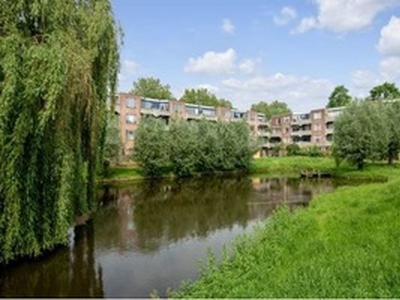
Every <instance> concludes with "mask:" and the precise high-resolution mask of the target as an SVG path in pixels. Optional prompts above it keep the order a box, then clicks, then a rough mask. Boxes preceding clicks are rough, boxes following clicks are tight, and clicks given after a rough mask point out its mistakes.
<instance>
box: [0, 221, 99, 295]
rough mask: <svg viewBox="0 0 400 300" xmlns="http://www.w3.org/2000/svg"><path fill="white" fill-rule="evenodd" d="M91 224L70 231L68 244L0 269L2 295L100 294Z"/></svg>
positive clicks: (0, 291)
mask: <svg viewBox="0 0 400 300" xmlns="http://www.w3.org/2000/svg"><path fill="white" fill-rule="evenodd" d="M94 249H95V243H94V234H93V226H92V225H91V223H90V222H89V223H88V224H87V226H85V227H82V226H81V227H77V228H76V229H75V230H74V235H73V237H72V241H71V246H70V247H63V248H61V249H59V250H56V251H55V252H53V253H51V254H49V255H48V256H46V257H45V258H42V259H38V260H35V261H29V262H28V261H26V262H23V263H20V264H18V265H15V266H10V267H7V268H4V267H3V268H1V269H0V295H1V296H2V297H29V296H38V297H103V295H104V292H103V286H102V284H103V280H102V269H101V266H99V265H96V263H95V255H94V253H95V252H94Z"/></svg>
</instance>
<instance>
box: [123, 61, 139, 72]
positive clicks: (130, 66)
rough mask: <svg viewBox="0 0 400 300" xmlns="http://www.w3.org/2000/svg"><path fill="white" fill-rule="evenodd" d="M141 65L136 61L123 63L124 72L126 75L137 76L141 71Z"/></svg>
mask: <svg viewBox="0 0 400 300" xmlns="http://www.w3.org/2000/svg"><path fill="white" fill-rule="evenodd" d="M139 67H140V65H139V64H138V63H137V62H136V61H134V60H130V59H127V60H124V62H123V63H122V71H123V72H124V74H126V75H132V74H135V73H136V72H137V71H138V70H139Z"/></svg>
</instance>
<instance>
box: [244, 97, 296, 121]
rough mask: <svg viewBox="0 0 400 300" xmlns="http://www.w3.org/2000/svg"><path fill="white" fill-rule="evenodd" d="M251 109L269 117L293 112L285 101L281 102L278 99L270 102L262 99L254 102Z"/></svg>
mask: <svg viewBox="0 0 400 300" xmlns="http://www.w3.org/2000/svg"><path fill="white" fill-rule="evenodd" d="M251 110H252V111H257V112H260V113H263V114H265V116H266V117H267V119H270V118H271V117H272V116H276V115H282V114H290V113H291V112H292V111H291V110H290V108H289V107H288V105H287V104H286V103H285V102H280V101H278V100H275V101H272V102H271V103H270V104H268V103H267V102H264V101H260V102H258V103H256V104H253V105H252V106H251Z"/></svg>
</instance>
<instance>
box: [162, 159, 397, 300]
mask: <svg viewBox="0 0 400 300" xmlns="http://www.w3.org/2000/svg"><path fill="white" fill-rule="evenodd" d="M289 159H290V158H288V160H285V159H283V160H280V159H278V160H276V161H275V159H270V161H268V159H265V160H263V161H261V162H256V167H255V169H257V168H259V167H260V165H262V164H264V163H265V164H266V165H267V166H268V169H269V170H276V169H277V168H278V167H277V166H279V168H280V167H283V166H285V165H290V166H293V163H294V161H292V162H290V160H289ZM313 160H314V159H313ZM274 161H275V162H274ZM295 161H296V160H295ZM274 163H275V165H274ZM296 163H297V164H298V165H297V167H303V166H305V165H302V164H303V163H304V161H301V160H299V161H298V162H296ZM332 163H333V165H331V164H332ZM313 164H314V165H313V168H316V169H317V168H319V167H323V169H324V168H325V167H329V170H333V169H331V167H333V168H334V162H333V161H329V160H328V159H327V158H321V159H317V160H315V161H313ZM324 170H325V169H324ZM253 171H254V169H253ZM334 171H335V173H336V174H337V175H340V176H342V177H344V178H345V177H346V176H349V177H352V178H353V177H360V178H361V177H363V178H378V179H384V178H386V179H387V182H386V183H373V184H366V185H360V186H356V187H342V188H339V189H337V190H336V191H335V192H333V193H328V194H323V195H320V196H317V197H316V198H315V199H314V200H313V201H312V202H311V205H310V207H309V208H308V209H305V210H298V211H295V212H294V213H290V212H289V211H288V210H287V209H284V208H282V209H280V210H279V211H277V212H276V213H275V214H274V215H273V216H272V217H271V218H269V219H268V221H267V222H266V223H265V224H264V225H263V226H262V227H260V228H258V230H256V231H255V233H254V234H251V235H249V236H246V237H243V238H242V239H240V240H238V241H237V242H236V243H235V245H234V247H233V249H232V253H233V256H232V258H225V259H224V261H223V262H222V264H221V265H220V266H215V265H213V264H211V266H209V267H208V268H207V269H206V270H205V271H204V272H203V273H202V275H201V276H200V278H199V279H198V281H196V282H194V283H189V284H187V285H185V286H183V287H182V289H181V290H179V291H175V292H172V293H171V294H170V296H172V297H185V298H216V297H229V298H239V297H251V298H253V297H263V298H267V297H268V298H269V297H274V298H278V297H279V298H281V297H283V298H295V297H296V298H297V297H301V298H306V297H307V298H308V297H313V298H317V297H318V298H320V297H329V298H339V297H341V298H342V297H345V298H350V297H351V298H353V297H359V298H361V297H362V298H364V297H369V298H375V297H393V298H394V297H399V296H400V253H399V251H398V245H399V244H400V188H399V186H400V180H399V179H398V178H400V167H399V166H398V165H397V166H392V167H391V166H386V165H368V166H367V167H366V169H365V170H364V171H355V170H352V169H351V168H349V167H347V166H345V167H342V168H339V169H336V170H334ZM211 261H212V259H211Z"/></svg>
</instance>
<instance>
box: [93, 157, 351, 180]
mask: <svg viewBox="0 0 400 300" xmlns="http://www.w3.org/2000/svg"><path fill="white" fill-rule="evenodd" d="M305 169H307V170H309V169H310V170H311V169H312V170H318V171H334V170H335V162H334V160H333V159H332V158H330V157H304V156H301V157H263V158H258V159H255V160H253V161H252V164H251V167H250V173H251V174H255V175H257V174H263V175H269V174H270V175H277V174H280V175H292V176H298V175H299V174H300V171H301V170H305ZM347 169H348V168H347V167H344V166H342V167H341V170H342V171H343V170H347ZM165 176H171V175H170V174H168V173H166V174H165ZM140 178H143V176H142V174H141V173H140V171H139V169H138V168H137V167H112V168H110V170H109V172H108V174H107V176H105V177H104V176H103V177H101V178H99V179H98V180H99V181H103V182H109V181H123V180H134V179H140Z"/></svg>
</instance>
